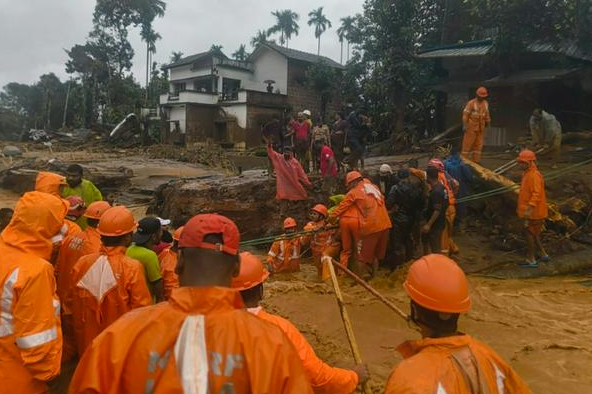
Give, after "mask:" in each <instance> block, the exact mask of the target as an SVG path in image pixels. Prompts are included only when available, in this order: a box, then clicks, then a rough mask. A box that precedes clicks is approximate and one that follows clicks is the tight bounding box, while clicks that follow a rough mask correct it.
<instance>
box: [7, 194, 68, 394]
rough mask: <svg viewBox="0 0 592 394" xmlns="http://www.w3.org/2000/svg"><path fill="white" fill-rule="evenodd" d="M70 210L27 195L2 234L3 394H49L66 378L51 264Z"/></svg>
mask: <svg viewBox="0 0 592 394" xmlns="http://www.w3.org/2000/svg"><path fill="white" fill-rule="evenodd" d="M67 211H68V208H67V205H66V204H65V203H64V202H63V201H62V200H60V199H59V198H56V197H54V196H50V195H48V194H46V193H39V192H30V193H26V194H25V195H24V196H23V197H22V198H21V199H20V200H19V201H18V203H17V205H16V208H15V212H14V215H13V218H12V221H11V222H10V224H9V225H8V227H6V229H5V230H4V231H3V232H2V234H1V235H0V255H1V256H2V264H0V289H2V290H1V293H0V312H1V315H0V392H3V393H9V392H10V393H19V394H37V393H45V392H47V390H48V387H47V385H46V383H45V382H47V381H49V380H52V379H53V378H55V377H56V376H57V375H58V374H59V373H60V359H61V357H62V331H61V328H60V302H59V301H58V297H57V294H56V293H55V277H54V274H53V267H52V266H51V264H50V263H49V262H48V260H49V258H50V257H51V254H52V249H53V245H52V241H51V238H52V237H53V236H55V234H56V233H58V232H59V231H60V228H61V227H62V223H63V221H64V217H65V216H66V213H67Z"/></svg>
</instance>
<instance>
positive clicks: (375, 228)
mask: <svg viewBox="0 0 592 394" xmlns="http://www.w3.org/2000/svg"><path fill="white" fill-rule="evenodd" d="M354 207H355V208H357V212H358V217H359V220H360V236H361V237H364V236H366V235H370V234H374V233H377V232H380V231H383V230H388V229H390V228H391V219H390V218H389V214H388V211H387V209H386V204H385V202H384V196H383V195H382V193H381V191H380V189H379V188H378V187H377V186H376V185H374V184H372V183H371V182H370V181H369V180H367V179H364V181H362V182H360V183H358V184H357V185H356V187H354V188H353V189H352V190H350V191H348V192H347V194H346V195H345V198H344V199H343V201H341V203H340V204H339V205H338V206H337V208H336V209H335V210H334V211H333V213H332V214H331V217H340V216H342V215H348V216H349V215H351V214H353V209H354Z"/></svg>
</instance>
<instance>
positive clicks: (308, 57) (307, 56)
mask: <svg viewBox="0 0 592 394" xmlns="http://www.w3.org/2000/svg"><path fill="white" fill-rule="evenodd" d="M261 47H267V48H269V49H271V50H273V51H276V52H278V53H279V54H281V55H283V56H285V57H287V58H288V59H294V60H300V61H303V62H307V63H319V62H324V63H325V64H327V65H328V66H331V67H334V68H343V66H342V65H341V64H339V63H337V62H336V61H335V60H333V59H330V58H328V57H326V56H319V55H315V54H313V53H308V52H303V51H298V50H296V49H292V48H286V47H283V46H280V45H277V44H273V43H270V42H266V43H264V44H261V45H259V46H258V47H257V49H256V50H255V51H253V53H252V54H251V57H252V56H253V55H255V53H257V51H258V50H259V48H261Z"/></svg>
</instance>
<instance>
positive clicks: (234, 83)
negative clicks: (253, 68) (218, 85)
mask: <svg viewBox="0 0 592 394" xmlns="http://www.w3.org/2000/svg"><path fill="white" fill-rule="evenodd" d="M240 87H241V81H240V79H231V78H224V79H222V95H223V100H227V101H228V100H238V91H239V89H240Z"/></svg>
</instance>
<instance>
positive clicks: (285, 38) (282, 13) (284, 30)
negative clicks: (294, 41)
mask: <svg viewBox="0 0 592 394" xmlns="http://www.w3.org/2000/svg"><path fill="white" fill-rule="evenodd" d="M271 15H273V16H275V18H276V23H275V25H273V26H272V27H270V28H269V29H267V35H268V36H270V35H272V34H275V33H280V44H281V45H284V44H286V48H287V47H288V42H289V41H290V39H291V38H292V35H295V36H297V35H298V33H299V31H300V26H299V25H298V19H300V15H298V14H297V13H295V12H294V11H292V10H275V11H273V12H272V13H271Z"/></svg>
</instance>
